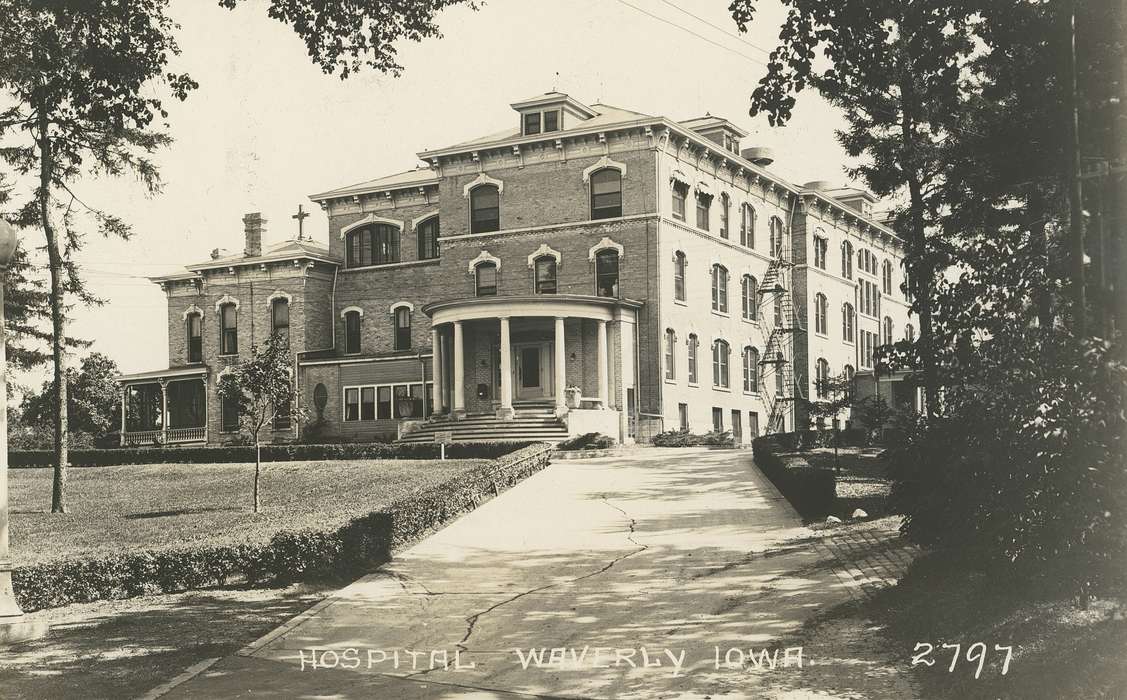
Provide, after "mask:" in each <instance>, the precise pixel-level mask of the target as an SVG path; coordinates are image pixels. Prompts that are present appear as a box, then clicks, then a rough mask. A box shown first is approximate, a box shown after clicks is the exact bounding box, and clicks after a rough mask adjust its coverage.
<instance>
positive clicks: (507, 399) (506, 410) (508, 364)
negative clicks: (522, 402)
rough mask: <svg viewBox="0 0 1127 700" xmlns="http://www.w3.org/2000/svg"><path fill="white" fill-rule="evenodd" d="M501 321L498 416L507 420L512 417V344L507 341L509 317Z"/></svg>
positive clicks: (501, 318)
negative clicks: (499, 402) (499, 403)
mask: <svg viewBox="0 0 1127 700" xmlns="http://www.w3.org/2000/svg"><path fill="white" fill-rule="evenodd" d="M500 321H501V408H500V410H499V411H498V412H497V417H498V418H503V419H505V420H509V419H511V418H512V417H513V358H512V355H513V346H512V344H511V342H510V341H509V317H508V316H502V317H500Z"/></svg>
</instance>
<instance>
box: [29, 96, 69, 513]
mask: <svg viewBox="0 0 1127 700" xmlns="http://www.w3.org/2000/svg"><path fill="white" fill-rule="evenodd" d="M48 129H49V126H48V124H47V117H46V112H45V111H44V108H43V106H42V105H41V106H40V109H39V134H38V136H39V192H38V193H37V198H38V199H39V218H40V223H41V224H42V226H43V235H44V237H45V238H46V240H47V262H48V267H49V268H50V271H51V331H52V333H51V357H52V360H53V361H54V378H55V407H54V408H55V411H54V414H55V415H54V418H55V436H54V437H55V442H54V447H55V474H54V479H53V483H52V487H51V512H52V513H66V512H67V505H66V484H67V461H68V458H69V455H68V454H67V452H68V450H67V447H68V444H67V443H68V435H67V381H66V340H65V339H66V317H65V316H64V315H63V313H64V308H63V307H64V299H63V281H62V276H63V274H64V270H63V261H62V255H61V253H60V252H59V240H58V236H57V235H56V233H55V227H54V226H53V225H52V224H51V201H50V200H51V173H52V171H53V170H54V153H53V148H52V144H51V138H50V134H49V133H48Z"/></svg>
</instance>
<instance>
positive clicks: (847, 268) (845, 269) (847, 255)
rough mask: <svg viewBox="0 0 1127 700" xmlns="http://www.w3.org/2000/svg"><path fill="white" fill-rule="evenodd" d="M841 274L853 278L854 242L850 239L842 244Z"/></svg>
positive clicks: (848, 278) (846, 277)
mask: <svg viewBox="0 0 1127 700" xmlns="http://www.w3.org/2000/svg"><path fill="white" fill-rule="evenodd" d="M841 276H842V277H844V278H845V279H847V280H851V279H853V244H852V243H850V242H849V241H843V242H842V244H841Z"/></svg>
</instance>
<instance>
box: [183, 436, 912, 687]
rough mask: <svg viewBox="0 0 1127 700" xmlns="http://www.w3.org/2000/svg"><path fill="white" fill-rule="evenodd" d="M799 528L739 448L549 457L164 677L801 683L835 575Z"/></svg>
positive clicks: (208, 681)
mask: <svg viewBox="0 0 1127 700" xmlns="http://www.w3.org/2000/svg"><path fill="white" fill-rule="evenodd" d="M809 535H810V533H809V531H808V530H806V528H804V527H803V526H802V523H801V520H800V519H799V517H798V516H797V514H795V512H794V511H793V510H792V509H791V507H790V506H789V505H788V504H787V503H786V501H785V500H784V499H783V498H782V497H781V496H780V495H779V493H778V492H777V491H776V490H775V489H774V487H773V486H772V485H771V484H770V482H768V481H767V480H766V479H765V478H764V477H763V476H762V474H760V473H759V471H758V470H756V469H755V467H754V466H753V465H752V460H751V454H750V453H749V452H745V451H733V450H717V451H710V450H704V449H637V450H631V451H627V452H625V453H623V454H621V455H617V456H613V457H605V458H600V459H590V460H576V461H563V462H558V463H555V464H553V465H551V466H550V467H548V468H547V469H546V470H544V471H542V472H540V473H538V474H536V475H534V476H532V477H531V478H529V479H527V480H526V481H524V482H522V483H521V484H519V485H517V486H516V487H514V488H512V489H511V490H509V491H507V492H505V493H504V494H502V495H501V496H500V497H498V498H496V499H494V500H492V501H490V502H488V503H486V504H485V505H483V506H482V507H481V508H479V509H477V510H476V511H474V512H472V513H470V514H468V515H466V516H465V517H463V518H461V519H459V520H458V521H457V522H455V523H453V524H452V525H450V526H449V527H447V528H445V529H444V530H442V531H440V532H438V533H437V534H435V535H433V536H432V537H430V538H428V539H427V540H425V541H423V542H421V543H419V544H417V545H416V546H414V547H413V548H411V549H410V550H407V551H405V552H403V553H402V554H400V555H399V556H397V557H396V559H395V561H394V562H392V563H390V564H388V565H387V566H385V567H383V568H382V569H381V570H380V571H379V572H377V573H374V574H372V575H369V576H366V577H364V578H362V579H360V580H358V581H356V582H355V583H353V584H351V585H349V586H347V587H345V588H343V589H341V590H340V591H339V592H338V593H337V594H336V595H334V596H332V597H331V598H329V599H327V600H326V601H324V602H322V603H321V604H319V605H317V606H316V607H314V608H313V609H311V610H310V611H308V612H307V613H305V614H303V615H301V616H298V617H297V618H295V619H294V620H291V621H290V622H289V623H287V624H286V625H284V626H283V627H281V628H279V629H277V630H275V631H274V632H272V633H270V634H268V635H267V636H266V637H264V638H262V639H260V640H259V641H258V642H255V643H254V644H252V645H251V646H250V647H248V648H246V649H244V650H243V651H242V652H241V653H240V654H238V655H236V656H233V657H229V658H227V659H223V660H220V661H219V662H217V663H215V664H214V665H212V666H210V667H209V668H207V669H206V670H204V671H203V672H201V673H198V674H197V675H195V676H194V677H192V678H191V679H190V680H187V681H186V682H183V683H181V684H179V685H177V686H175V687H173V688H171V689H168V688H164V689H161V692H162V693H163V696H164V697H168V698H204V697H206V698H228V697H278V696H284V697H296V698H361V697H364V698H371V697H380V698H384V697H386V698H452V697H458V698H462V697H479V698H510V697H528V696H539V697H569V698H571V697H584V698H587V697H593V698H658V697H698V698H704V697H706V696H713V697H715V696H717V695H723V697H725V698H743V697H747V698H753V697H810V695H809V694H807V691H797V690H782V689H783V688H788V687H789V688H792V689H793V688H795V686H796V685H801V683H795V682H794V681H796V680H797V679H798V678H800V677H801V676H802V675H803V674H804V671H802V670H800V668H799V663H800V660H801V663H802V664H803V667H804V668H808V667H809V666H810V665H811V664H814V665H817V663H818V659H817V658H811V657H810V656H809V655H802V654H801V653H800V651H799V650H800V649H801V647H800V646H797V645H799V644H801V642H800V641H796V640H798V639H799V638H800V637H799V631H800V628H801V627H802V625H803V623H804V622H805V621H806V620H808V619H809V618H810V617H811V616H812V615H813V614H814V613H815V612H817V611H819V610H824V609H825V608H827V607H829V606H832V605H834V604H836V603H839V602H843V601H845V600H848V599H849V598H850V591H849V586H848V584H847V583H846V582H845V581H843V580H842V579H841V578H839V577H838V576H835V575H834V573H833V571H832V569H831V566H830V563H829V562H828V561H827V554H826V551H825V549H824V548H817V547H814V546H811V543H810V541H809V540H808V539H806V540H803V538H808V537H809ZM788 649H789V651H788ZM752 657H754V662H751V661H750V659H751V658H752ZM823 663H824V662H823ZM889 690H892V691H893V692H895V689H893V688H889ZM796 692H799V693H801V695H796V694H794V693H796ZM815 697H834V696H833V695H832V694H825V695H822V694H818V695H816V696H815Z"/></svg>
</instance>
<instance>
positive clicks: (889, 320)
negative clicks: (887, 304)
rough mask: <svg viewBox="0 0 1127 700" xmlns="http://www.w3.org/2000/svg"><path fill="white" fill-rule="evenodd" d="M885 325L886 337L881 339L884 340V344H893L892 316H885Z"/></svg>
mask: <svg viewBox="0 0 1127 700" xmlns="http://www.w3.org/2000/svg"><path fill="white" fill-rule="evenodd" d="M883 326H884V338H882V339H881V340H882V341H883V344H884V345H892V318H891V317H889V316H885V317H884V324H883Z"/></svg>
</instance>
